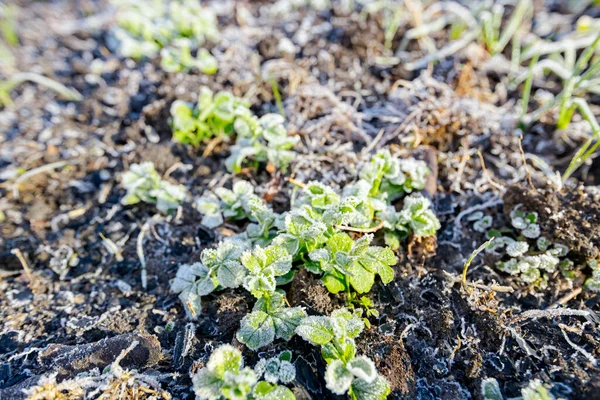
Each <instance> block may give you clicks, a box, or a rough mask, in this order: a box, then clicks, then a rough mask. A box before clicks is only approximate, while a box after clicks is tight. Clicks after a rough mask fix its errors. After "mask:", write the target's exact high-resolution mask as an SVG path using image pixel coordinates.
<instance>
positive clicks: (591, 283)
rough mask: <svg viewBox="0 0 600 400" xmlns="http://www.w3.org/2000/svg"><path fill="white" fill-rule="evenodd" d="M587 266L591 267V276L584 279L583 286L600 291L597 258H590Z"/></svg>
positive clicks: (593, 290)
mask: <svg viewBox="0 0 600 400" xmlns="http://www.w3.org/2000/svg"><path fill="white" fill-rule="evenodd" d="M588 266H589V267H590V268H591V269H592V276H591V277H590V278H587V279H586V280H585V288H586V289H587V290H590V291H592V292H596V293H600V267H599V266H598V260H591V261H589V262H588Z"/></svg>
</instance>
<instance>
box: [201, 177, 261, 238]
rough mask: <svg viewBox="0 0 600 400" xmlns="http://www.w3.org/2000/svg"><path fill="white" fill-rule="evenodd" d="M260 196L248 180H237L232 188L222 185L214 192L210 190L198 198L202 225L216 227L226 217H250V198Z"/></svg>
mask: <svg viewBox="0 0 600 400" xmlns="http://www.w3.org/2000/svg"><path fill="white" fill-rule="evenodd" d="M251 198H256V199H258V197H257V196H256V195H255V194H254V187H253V186H252V184H250V183H249V182H246V181H237V182H235V183H234V184H233V187H232V188H231V189H227V188H224V187H220V188H217V189H215V191H214V193H212V192H208V193H206V194H204V195H202V196H201V197H200V198H198V199H197V200H196V208H197V209H198V211H199V212H200V213H201V214H203V215H204V216H203V217H202V225H204V226H206V227H208V228H215V227H217V226H219V225H221V224H223V221H224V220H225V219H229V220H234V221H235V220H240V219H244V218H248V217H249V215H250V213H251V209H250V199H251Z"/></svg>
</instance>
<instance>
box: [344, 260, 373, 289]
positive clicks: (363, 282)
mask: <svg viewBox="0 0 600 400" xmlns="http://www.w3.org/2000/svg"><path fill="white" fill-rule="evenodd" d="M364 265H365V264H363V263H362V262H358V261H355V262H353V263H352V264H350V267H348V272H349V273H350V284H351V285H352V287H353V288H354V290H356V291H357V292H358V293H367V292H368V291H370V290H371V287H373V283H375V274H374V273H373V272H371V271H369V270H367V269H366V268H365V266H364ZM367 265H368V264H367Z"/></svg>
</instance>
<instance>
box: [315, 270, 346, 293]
mask: <svg viewBox="0 0 600 400" xmlns="http://www.w3.org/2000/svg"><path fill="white" fill-rule="evenodd" d="M321 281H322V282H323V284H324V285H325V287H326V288H327V290H328V291H329V293H333V294H336V293H339V292H343V291H344V290H346V277H345V276H344V275H343V274H342V273H341V272H339V271H338V270H336V269H332V270H330V271H328V272H326V273H325V274H324V275H323V277H322V278H321Z"/></svg>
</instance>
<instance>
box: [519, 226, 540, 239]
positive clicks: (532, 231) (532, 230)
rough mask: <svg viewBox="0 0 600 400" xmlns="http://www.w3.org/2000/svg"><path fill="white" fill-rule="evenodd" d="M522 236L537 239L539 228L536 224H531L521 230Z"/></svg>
mask: <svg viewBox="0 0 600 400" xmlns="http://www.w3.org/2000/svg"><path fill="white" fill-rule="evenodd" d="M522 234H523V236H525V237H526V238H529V239H537V238H538V237H539V236H540V226H539V225H538V224H531V225H529V226H528V227H527V228H525V229H524V230H523V232H522Z"/></svg>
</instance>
